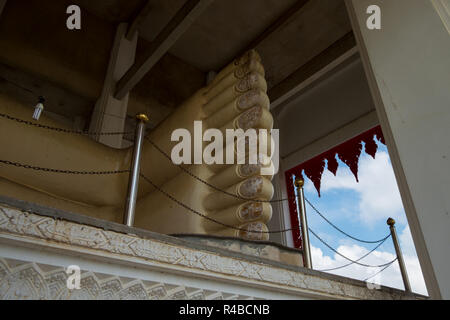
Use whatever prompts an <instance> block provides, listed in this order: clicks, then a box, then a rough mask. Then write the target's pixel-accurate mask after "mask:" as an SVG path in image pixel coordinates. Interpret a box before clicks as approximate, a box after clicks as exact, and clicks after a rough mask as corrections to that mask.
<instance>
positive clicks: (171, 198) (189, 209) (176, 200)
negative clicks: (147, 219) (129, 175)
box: [140, 173, 299, 234]
mask: <svg viewBox="0 0 450 320" xmlns="http://www.w3.org/2000/svg"><path fill="white" fill-rule="evenodd" d="M140 176H141V177H142V178H143V179H144V180H145V181H147V182H148V183H149V184H151V185H152V186H153V187H154V188H155V189H156V190H158V191H159V192H161V193H162V194H163V195H165V196H166V197H167V198H169V199H170V200H172V201H173V202H175V203H176V204H178V205H179V206H181V207H183V208H185V209H186V210H188V211H190V212H192V213H194V214H196V215H198V216H200V217H202V218H204V219H206V220H209V221H212V222H214V223H217V224H219V225H221V226H223V227H226V228H230V229H234V230H238V231H245V232H248V233H264V234H275V233H284V232H288V231H292V230H298V229H299V228H291V229H285V230H279V231H250V230H247V229H243V228H237V227H235V226H232V225H229V224H225V223H223V222H220V221H217V220H215V219H213V218H210V217H208V216H207V215H205V214H203V213H201V212H199V211H197V210H195V209H192V208H191V207H189V206H188V205H186V204H184V203H183V202H181V201H179V200H178V199H176V198H175V197H174V196H172V195H171V194H169V193H168V192H166V191H164V190H163V189H162V188H160V187H158V186H157V185H156V184H155V183H153V181H151V180H150V179H149V178H147V177H146V176H145V175H143V174H142V173H141V174H140Z"/></svg>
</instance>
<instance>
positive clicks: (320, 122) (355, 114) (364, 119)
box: [269, 58, 378, 247]
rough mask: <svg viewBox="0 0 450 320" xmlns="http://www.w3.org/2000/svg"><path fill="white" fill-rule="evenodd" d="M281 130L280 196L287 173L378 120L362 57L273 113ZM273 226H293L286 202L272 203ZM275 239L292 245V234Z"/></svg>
mask: <svg viewBox="0 0 450 320" xmlns="http://www.w3.org/2000/svg"><path fill="white" fill-rule="evenodd" d="M274 118H275V127H276V128H279V129H280V153H281V161H280V171H279V172H280V174H278V175H277V176H276V177H275V178H274V187H275V196H274V198H276V199H281V198H286V197H287V192H286V183H285V179H284V172H285V171H286V170H289V169H291V168H293V167H295V166H297V165H299V164H301V163H303V162H305V161H307V160H309V159H311V158H313V157H315V156H317V155H319V154H321V153H323V152H325V151H327V150H329V149H330V148H333V147H335V146H336V145H339V144H340V143H342V142H344V141H346V140H348V139H351V138H353V137H355V136H357V135H359V134H361V133H362V132H364V131H366V130H368V129H370V128H373V127H375V126H376V125H378V118H377V116H376V113H375V106H374V103H373V99H372V96H371V94H370V89H369V86H368V84H367V79H366V76H365V73H364V68H363V66H362V63H361V60H360V59H359V58H357V59H353V60H352V61H349V62H348V63H346V64H345V66H342V67H341V68H338V69H337V70H335V72H332V73H330V74H328V75H326V76H325V77H323V78H322V79H321V80H320V81H319V82H318V83H316V84H315V85H314V86H313V87H310V88H309V89H308V90H304V91H303V93H302V94H300V95H298V96H297V97H296V98H295V99H292V100H291V101H290V102H289V103H288V104H286V105H284V106H281V107H279V108H277V109H276V111H275V112H274ZM272 207H273V218H272V221H271V224H270V225H269V228H270V229H271V230H275V229H280V228H281V229H289V228H291V227H292V226H291V223H290V215H289V206H288V203H287V202H283V203H280V204H273V205H272ZM271 241H276V242H280V241H281V243H282V244H284V245H287V246H289V247H293V241H292V233H291V232H287V233H284V234H283V236H282V237H278V236H276V235H274V236H273V237H272V236H271Z"/></svg>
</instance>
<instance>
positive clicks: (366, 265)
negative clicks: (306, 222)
mask: <svg viewBox="0 0 450 320" xmlns="http://www.w3.org/2000/svg"><path fill="white" fill-rule="evenodd" d="M308 229H309V232H311V233H312V234H313V235H314V236H315V237H316V238H317V239H318V240H319V241H320V242H322V243H323V244H324V245H325V246H326V247H328V249H330V250H331V251H333V252H334V253H336V254H337V255H339V256H341V257H342V258H344V259H346V260H348V261H350V262H352V263H354V264H357V265H360V266H362V267H366V268H381V267H385V266H387V265H390V264H392V263H394V261H395V260H397V258H395V260H393V261H391V262H388V263H384V264H380V265H377V266H373V265H370V264H365V263H360V262H358V261H355V260H352V259H350V258H348V257H346V256H344V255H343V254H342V253H340V252H339V251H337V250H336V249H334V248H333V247H332V246H330V245H329V244H328V243H326V242H325V241H324V240H323V239H322V238H320V237H319V236H318V235H317V234H316V233H315V232H314V231H313V230H311V228H308Z"/></svg>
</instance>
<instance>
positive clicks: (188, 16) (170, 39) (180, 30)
mask: <svg viewBox="0 0 450 320" xmlns="http://www.w3.org/2000/svg"><path fill="white" fill-rule="evenodd" d="M212 2H213V0H188V1H187V2H186V3H185V4H184V5H183V7H182V8H181V9H180V10H178V12H177V13H176V14H175V16H174V17H173V18H172V19H171V20H170V22H169V23H168V24H167V25H166V26H165V27H164V29H163V30H162V31H161V32H160V33H159V35H158V36H157V37H156V39H155V41H153V42H152V43H151V46H150V48H149V51H148V53H147V54H146V55H145V56H144V58H143V59H140V60H139V61H137V62H136V63H135V64H134V65H133V66H132V67H131V68H130V69H129V70H128V72H127V73H126V74H125V75H124V76H123V77H122V79H121V80H120V81H119V82H118V84H117V87H116V92H115V98H116V99H122V98H123V97H125V95H126V94H127V93H128V92H130V91H131V89H133V87H134V86H135V85H136V84H138V83H139V82H140V81H141V80H142V78H143V77H144V76H145V75H146V74H147V73H148V72H149V71H150V70H151V69H152V68H153V66H155V65H156V63H158V61H159V60H160V59H161V58H162V57H163V56H164V54H166V53H167V52H168V51H169V49H170V48H171V47H172V46H173V45H174V44H175V42H176V41H177V40H178V38H180V37H181V36H182V35H183V34H184V33H185V32H186V31H187V30H188V29H189V27H190V26H191V25H192V24H193V23H194V22H195V20H196V19H197V18H198V17H199V16H200V15H201V14H202V13H203V11H204V10H205V9H206V8H207V7H208V6H209V5H210V4H211V3H212Z"/></svg>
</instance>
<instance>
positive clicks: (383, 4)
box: [347, 0, 450, 299]
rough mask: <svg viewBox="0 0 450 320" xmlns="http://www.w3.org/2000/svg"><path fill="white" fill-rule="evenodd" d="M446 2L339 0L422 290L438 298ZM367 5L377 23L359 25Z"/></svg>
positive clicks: (449, 287)
mask: <svg viewBox="0 0 450 320" xmlns="http://www.w3.org/2000/svg"><path fill="white" fill-rule="evenodd" d="M448 3H449V1H448V0H447V1H445V0H444V1H440V0H439V1H423V0H396V1H372V0H349V1H347V4H348V7H349V13H350V16H351V19H352V23H353V27H354V30H355V33H356V36H357V40H358V44H359V47H360V49H361V50H360V51H361V55H362V57H363V62H364V66H365V69H366V73H367V75H368V78H369V84H370V86H371V90H372V94H373V96H374V101H375V103H376V108H377V113H378V117H379V119H380V123H381V126H382V129H383V133H384V136H385V138H386V142H387V146H388V149H389V154H390V158H391V161H392V164H393V168H394V172H395V174H396V178H397V181H398V184H399V189H400V193H401V196H402V199H403V204H404V207H405V211H406V216H407V218H408V223H409V226H410V228H411V234H412V237H413V239H414V244H415V247H416V250H417V254H418V257H419V261H420V264H421V269H422V271H423V275H424V278H425V282H426V284H427V290H428V292H429V293H430V296H431V297H433V298H444V299H449V298H450V273H449V267H448V266H449V264H450V246H449V243H450V233H449V232H448V230H449V229H450V214H449V212H450V197H449V190H450V170H448V168H450V163H449V161H450V154H449V150H450V144H449V137H450V126H449V123H450V108H449V105H450V91H449V83H450V73H449V70H450V55H449V52H450V41H449V30H450V28H449V27H448V26H449V24H448V21H449V19H448V18H449V11H448V8H449V5H448ZM369 5H378V6H379V7H380V8H381V17H382V18H381V19H382V20H381V28H382V29H381V30H369V29H368V28H367V27H366V20H367V18H368V15H367V14H366V9H367V7H368V6H369ZM435 5H436V6H435ZM445 7H446V8H447V9H446V10H445ZM440 9H442V10H440Z"/></svg>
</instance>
